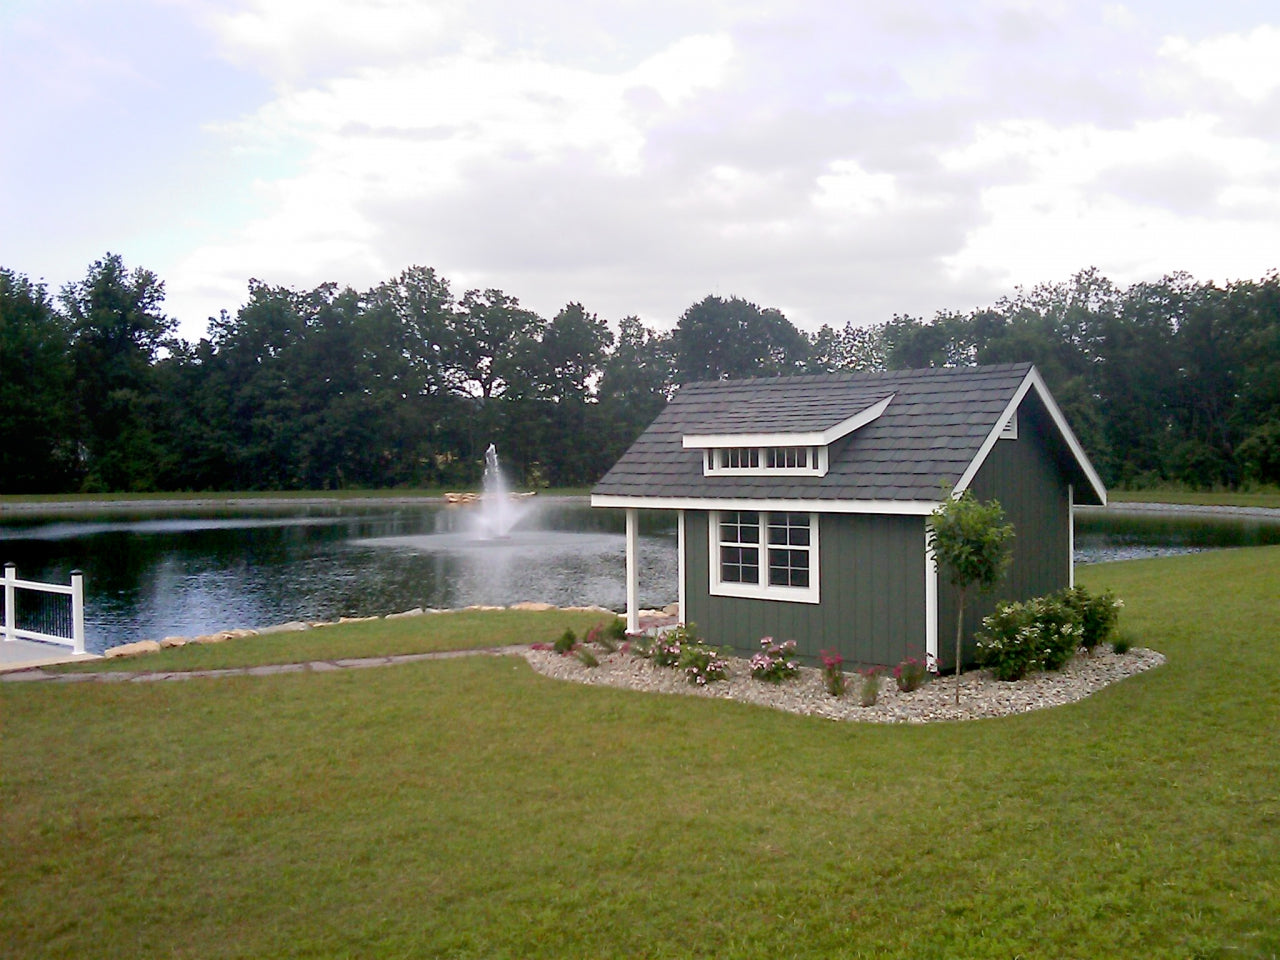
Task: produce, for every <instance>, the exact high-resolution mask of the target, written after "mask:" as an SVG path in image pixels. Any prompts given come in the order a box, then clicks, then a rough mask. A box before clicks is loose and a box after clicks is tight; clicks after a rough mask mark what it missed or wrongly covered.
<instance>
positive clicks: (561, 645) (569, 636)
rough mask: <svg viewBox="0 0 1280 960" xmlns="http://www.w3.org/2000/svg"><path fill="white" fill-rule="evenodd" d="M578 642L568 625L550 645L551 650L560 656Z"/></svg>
mask: <svg viewBox="0 0 1280 960" xmlns="http://www.w3.org/2000/svg"><path fill="white" fill-rule="evenodd" d="M577 644H578V637H577V635H576V634H574V632H573V630H571V629H570V628H569V627H565V628H564V633H562V634H560V636H559V637H557V638H556V642H555V643H554V644H553V645H552V648H551V649H553V650H555V652H556V653H558V654H560V656H562V657H563V656H564V655H565V654H566V653H568V652H569V651H571V650H572V649H573V648H574V647H575V646H577Z"/></svg>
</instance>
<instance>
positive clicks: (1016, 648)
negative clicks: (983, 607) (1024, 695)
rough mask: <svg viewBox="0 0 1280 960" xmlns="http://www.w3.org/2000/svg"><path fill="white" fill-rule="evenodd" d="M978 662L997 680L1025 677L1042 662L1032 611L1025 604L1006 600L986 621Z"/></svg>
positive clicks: (979, 640) (980, 641)
mask: <svg viewBox="0 0 1280 960" xmlns="http://www.w3.org/2000/svg"><path fill="white" fill-rule="evenodd" d="M978 663H980V664H981V665H982V666H984V667H986V668H987V669H988V670H990V671H991V674H992V676H994V677H995V678H996V679H997V680H1008V681H1013V680H1021V679H1022V678H1023V677H1025V676H1026V675H1027V671H1028V670H1030V669H1032V668H1033V667H1035V666H1036V664H1037V663H1038V657H1037V651H1036V647H1035V631H1034V630H1033V629H1032V627H1031V614H1030V612H1029V611H1028V610H1027V608H1026V606H1024V605H1023V604H1021V603H1002V604H1000V605H999V606H997V607H996V611H995V613H993V614H991V616H989V617H984V618H983V620H982V633H979V634H978Z"/></svg>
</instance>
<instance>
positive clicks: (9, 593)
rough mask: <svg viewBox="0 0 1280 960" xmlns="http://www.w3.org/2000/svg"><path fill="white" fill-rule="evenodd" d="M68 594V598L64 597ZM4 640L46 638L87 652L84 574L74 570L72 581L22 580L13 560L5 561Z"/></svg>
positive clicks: (48, 641) (76, 650) (2, 631)
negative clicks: (85, 643)
mask: <svg viewBox="0 0 1280 960" xmlns="http://www.w3.org/2000/svg"><path fill="white" fill-rule="evenodd" d="M64 597H65V598H66V599H64ZM0 636H3V638H4V640H6V641H8V640H43V641H45V642H46V643H61V644H64V645H65V646H69V647H71V650H72V652H73V653H84V574H83V573H81V572H80V571H79V570H72V571H71V585H70V586H65V587H64V586H63V585H62V584H60V583H36V582H35V581H34V580H19V579H18V569H17V567H16V566H15V565H14V564H12V563H6V564H5V565H4V625H3V627H2V628H0Z"/></svg>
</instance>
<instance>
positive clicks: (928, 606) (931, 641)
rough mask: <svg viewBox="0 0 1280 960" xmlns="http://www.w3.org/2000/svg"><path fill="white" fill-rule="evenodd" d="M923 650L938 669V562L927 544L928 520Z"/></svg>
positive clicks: (931, 665) (926, 538) (926, 527)
mask: <svg viewBox="0 0 1280 960" xmlns="http://www.w3.org/2000/svg"><path fill="white" fill-rule="evenodd" d="M924 652H925V663H926V665H927V666H928V667H929V669H931V670H935V671H936V670H937V669H938V564H937V562H936V561H935V559H934V556H933V547H932V546H930V545H929V521H928V520H926V521H925V524H924Z"/></svg>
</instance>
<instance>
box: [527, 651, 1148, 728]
mask: <svg viewBox="0 0 1280 960" xmlns="http://www.w3.org/2000/svg"><path fill="white" fill-rule="evenodd" d="M524 655H525V658H526V659H527V660H528V661H529V664H530V665H531V666H532V667H533V669H534V670H536V671H538V672H539V673H541V674H543V675H545V676H548V677H554V678H555V679H558V680H571V681H574V682H576V683H587V684H596V685H600V686H609V687H625V688H627V689H630V690H645V691H649V692H651V693H682V694H687V695H689V696H695V697H719V698H721V699H726V700H739V701H742V702H743V703H752V704H756V705H757V706H761V707H771V708H773V709H775V710H787V711H789V712H791V713H801V714H805V715H806V716H814V717H827V718H828V719H831V720H860V721H864V722H868V723H931V722H933V721H937V720H973V719H977V718H979V717H1003V716H1008V715H1009V714H1014V713H1026V712H1028V711H1031V710H1040V709H1042V708H1044V707H1056V706H1059V705H1061V704H1064V703H1073V702H1075V701H1077V700H1083V699H1084V698H1085V697H1087V696H1089V695H1090V694H1092V693H1096V692H1097V691H1099V690H1101V689H1102V688H1103V687H1105V686H1107V685H1108V684H1112V683H1115V682H1116V681H1118V680H1123V679H1124V678H1125V677H1131V676H1134V675H1135V674H1138V673H1142V672H1143V671H1144V670H1150V669H1151V668H1152V667H1158V666H1160V665H1161V664H1162V663H1164V662H1165V657H1164V654H1162V653H1157V652H1156V651H1154V650H1148V649H1145V648H1142V647H1135V648H1133V649H1131V650H1129V651H1128V652H1127V653H1124V654H1116V653H1115V652H1113V651H1112V650H1111V648H1110V647H1109V646H1107V645H1102V646H1100V647H1099V648H1098V649H1097V650H1095V651H1094V653H1093V655H1092V656H1084V655H1080V656H1077V657H1075V658H1074V659H1073V660H1071V662H1070V663H1068V664H1067V665H1066V667H1064V668H1063V669H1062V670H1061V671H1059V672H1058V673H1037V674H1033V675H1030V676H1028V677H1027V678H1026V679H1023V680H1019V681H1017V682H1016V683H1006V682H1003V681H999V680H994V679H992V677H991V675H990V674H989V673H988V672H987V671H985V670H974V671H970V672H969V673H965V674H964V675H963V676H962V677H961V681H962V682H961V698H960V705H959V706H958V707H957V706H956V705H955V702H954V698H955V679H954V678H953V677H943V678H940V679H936V680H933V681H932V682H930V683H926V684H925V685H924V686H923V687H921V688H920V689H918V690H915V691H913V692H911V693H901V692H900V691H899V690H898V688H897V685H896V684H895V683H894V681H893V677H892V676H885V677H881V682H880V696H879V699H878V700H877V702H876V704H875V706H871V707H863V706H860V705H859V703H858V698H859V693H860V691H861V688H862V677H861V676H859V675H857V674H849V688H848V689H847V690H846V691H845V693H844V695H843V696H841V697H839V698H836V697H832V696H831V695H830V694H828V693H827V691H826V690H825V689H824V688H823V685H822V671H821V670H818V669H817V668H814V667H804V668H802V669H801V671H800V676H799V677H797V678H795V679H794V680H787V681H784V682H783V683H780V684H772V683H764V682H762V681H760V680H754V679H752V677H751V667H750V664H749V662H748V661H747V660H745V659H740V658H737V657H730V658H729V677H728V678H727V679H725V680H719V681H716V682H715V683H711V684H708V685H707V686H705V687H699V686H697V685H695V684H691V683H689V682H687V681H686V680H685V676H684V672H683V671H682V670H678V669H675V668H672V667H655V666H654V665H653V664H652V663H650V662H649V661H648V660H645V659H642V658H641V657H637V656H634V655H632V654H630V653H612V654H608V655H607V656H606V655H604V654H599V659H600V665H599V666H598V667H586V666H584V665H583V664H582V663H581V662H580V661H579V660H578V658H577V657H575V656H572V655H570V656H561V655H560V654H558V653H555V652H553V651H551V650H528V651H526V652H525V654H524Z"/></svg>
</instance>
